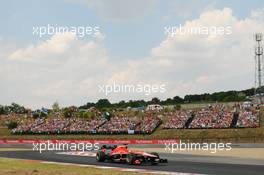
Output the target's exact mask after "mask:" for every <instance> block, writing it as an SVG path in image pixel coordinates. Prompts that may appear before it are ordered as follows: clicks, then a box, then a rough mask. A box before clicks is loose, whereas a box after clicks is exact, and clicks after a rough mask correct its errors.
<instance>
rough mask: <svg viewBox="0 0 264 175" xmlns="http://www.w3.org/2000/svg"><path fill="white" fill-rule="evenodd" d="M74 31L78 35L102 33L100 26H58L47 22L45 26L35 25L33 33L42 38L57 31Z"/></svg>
mask: <svg viewBox="0 0 264 175" xmlns="http://www.w3.org/2000/svg"><path fill="white" fill-rule="evenodd" d="M68 32H71V33H74V34H75V35H76V36H77V37H80V38H83V37H85V36H94V37H95V36H96V34H98V33H101V32H100V27H99V26H58V25H57V24H55V25H52V24H47V25H45V26H33V28H32V34H33V35H34V36H38V37H40V38H42V37H44V36H52V35H54V34H57V33H61V34H63V33H68Z"/></svg>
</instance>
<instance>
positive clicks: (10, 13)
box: [0, 0, 264, 59]
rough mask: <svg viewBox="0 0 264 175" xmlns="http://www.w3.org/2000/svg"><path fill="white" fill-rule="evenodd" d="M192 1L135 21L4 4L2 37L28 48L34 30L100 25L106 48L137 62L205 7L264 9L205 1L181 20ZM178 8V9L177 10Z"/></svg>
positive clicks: (75, 6) (79, 9) (159, 7)
mask: <svg viewBox="0 0 264 175" xmlns="http://www.w3.org/2000/svg"><path fill="white" fill-rule="evenodd" d="M110 1H111V0H110ZM125 1H126V0H125ZM192 1H193V0H192ZM192 1H188V0H187V1H184V3H183V2H180V1H173V0H167V1H155V2H154V1H153V2H154V5H153V7H152V9H150V10H148V13H147V14H144V15H142V16H136V17H135V18H134V17H133V15H132V16H131V17H128V18H126V17H122V16H120V19H115V17H113V18H110V19H107V18H105V17H102V16H101V15H100V14H98V13H96V10H95V9H93V8H89V7H88V6H87V5H86V4H84V3H76V2H73V1H67V0H47V1H40V0H37V1H35V0H25V1H18V0H10V1H3V2H2V3H1V7H0V20H1V22H2V25H3V27H1V28H0V34H1V36H2V37H3V38H5V39H7V40H15V41H17V42H19V43H22V44H26V43H31V42H32V41H35V42H36V41H38V40H39V38H37V37H34V36H32V26H38V25H46V24H58V25H72V26H78V25H80V26H90V25H92V26H93V25H97V26H100V28H101V30H102V31H103V32H104V33H106V35H107V38H106V46H107V48H108V49H109V51H110V53H111V54H112V56H113V57H116V58H117V59H122V58H127V57H129V58H131V59H137V58H139V57H144V56H147V55H148V50H149V49H151V48H152V47H154V46H156V45H158V44H159V42H160V41H161V40H162V39H163V37H164V34H163V31H164V26H166V25H171V24H173V25H178V24H180V23H183V22H184V21H185V20H186V19H193V18H196V17H197V16H198V15H199V12H200V9H202V8H204V7H205V6H208V5H210V4H211V6H212V7H214V8H218V9H222V8H224V7H230V8H232V9H233V13H234V14H235V15H236V16H237V17H238V18H244V17H246V16H248V15H249V14H250V13H251V11H252V10H253V9H257V8H261V7H263V6H264V1H262V0H252V1H240V0H231V1H230V0H218V1H217V0H212V1H210V0H207V1H204V0H202V1H198V3H196V4H198V5H199V6H198V7H197V9H196V8H195V7H190V9H191V10H192V9H194V11H191V12H192V13H191V14H190V15H188V16H186V17H182V16H178V15H177V12H175V11H177V10H181V5H182V4H184V6H186V5H190V6H191V4H192V3H191V2H192ZM177 2H180V3H177ZM87 3H89V1H87ZM177 4H179V6H178V5H177ZM196 4H195V5H196ZM176 6H178V7H177V8H174V7H176ZM186 10H188V9H186ZM106 13H107V12H106ZM121 15H122V14H121ZM164 16H169V19H167V20H162V19H161V18H162V17H164ZM124 43H125V44H124ZM127 53H129V54H127Z"/></svg>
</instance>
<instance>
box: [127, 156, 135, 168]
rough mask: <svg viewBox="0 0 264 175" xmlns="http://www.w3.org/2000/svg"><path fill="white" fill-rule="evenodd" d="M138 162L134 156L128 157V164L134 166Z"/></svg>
mask: <svg viewBox="0 0 264 175" xmlns="http://www.w3.org/2000/svg"><path fill="white" fill-rule="evenodd" d="M135 160H136V156H135V155H134V154H128V155H127V163H128V164H130V165H133V164H134V162H135Z"/></svg>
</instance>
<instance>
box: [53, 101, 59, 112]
mask: <svg viewBox="0 0 264 175" xmlns="http://www.w3.org/2000/svg"><path fill="white" fill-rule="evenodd" d="M52 110H53V112H58V111H60V106H59V103H58V102H55V103H53V105H52Z"/></svg>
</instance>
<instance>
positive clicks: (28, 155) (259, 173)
mask: <svg viewBox="0 0 264 175" xmlns="http://www.w3.org/2000/svg"><path fill="white" fill-rule="evenodd" d="M160 156H161V157H163V158H168V161H169V162H168V163H167V164H159V165H157V166H151V165H141V166H138V165H126V164H120V163H108V162H103V163H101V162H97V161H96V160H95V157H82V156H76V155H64V154H56V152H55V151H45V152H42V153H41V154H40V153H39V152H37V151H0V157H8V158H17V159H31V160H43V161H52V162H63V163H75V164H89V165H99V166H111V167H121V168H135V169H147V170H156V171H169V172H183V173H200V174H214V175H220V174H221V175H229V174H230V175H231V174H232V175H244V174H245V175H246V174H247V175H248V174H252V175H263V172H264V165H243V164H229V163H209V162H191V161H185V160H184V158H182V160H181V157H178V158H177V159H175V157H177V156H180V155H176V154H175V155H170V156H168V154H167V155H166V154H160ZM166 156H167V157H166ZM181 156H182V155H181Z"/></svg>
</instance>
